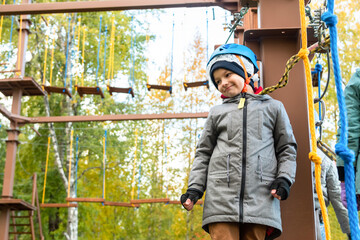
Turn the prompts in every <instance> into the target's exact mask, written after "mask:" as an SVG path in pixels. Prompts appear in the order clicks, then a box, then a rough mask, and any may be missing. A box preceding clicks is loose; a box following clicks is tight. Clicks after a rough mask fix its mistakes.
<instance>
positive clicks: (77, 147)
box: [75, 136, 79, 197]
mask: <svg viewBox="0 0 360 240" xmlns="http://www.w3.org/2000/svg"><path fill="white" fill-rule="evenodd" d="M75 152H76V153H75V157H76V160H75V197H76V196H77V170H78V164H79V136H76V145H75Z"/></svg>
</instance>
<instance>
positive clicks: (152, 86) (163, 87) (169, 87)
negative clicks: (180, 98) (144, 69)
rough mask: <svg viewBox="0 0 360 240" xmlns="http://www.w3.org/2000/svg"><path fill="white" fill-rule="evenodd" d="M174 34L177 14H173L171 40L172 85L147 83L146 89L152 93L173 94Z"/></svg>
mask: <svg viewBox="0 0 360 240" xmlns="http://www.w3.org/2000/svg"><path fill="white" fill-rule="evenodd" d="M174 34H175V14H174V13H173V24H172V38H171V39H172V40H171V59H170V64H171V66H170V85H156V84H150V83H147V84H146V87H147V89H148V90H149V91H150V90H151V89H157V90H164V91H168V92H169V93H170V95H171V93H172V77H173V58H174Z"/></svg>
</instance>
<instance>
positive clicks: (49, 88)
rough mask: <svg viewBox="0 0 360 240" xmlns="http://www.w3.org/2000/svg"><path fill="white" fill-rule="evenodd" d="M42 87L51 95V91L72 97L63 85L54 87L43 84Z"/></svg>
mask: <svg viewBox="0 0 360 240" xmlns="http://www.w3.org/2000/svg"><path fill="white" fill-rule="evenodd" d="M43 87H44V89H45V91H46V92H47V93H48V94H49V95H51V93H60V94H65V95H68V96H69V98H72V95H71V93H70V91H69V90H68V89H67V88H65V87H54V86H45V85H43Z"/></svg>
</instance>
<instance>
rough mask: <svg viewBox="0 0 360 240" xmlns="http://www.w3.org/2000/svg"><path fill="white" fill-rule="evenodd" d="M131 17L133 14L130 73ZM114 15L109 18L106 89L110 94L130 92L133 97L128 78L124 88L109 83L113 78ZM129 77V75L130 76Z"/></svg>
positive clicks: (132, 52)
mask: <svg viewBox="0 0 360 240" xmlns="http://www.w3.org/2000/svg"><path fill="white" fill-rule="evenodd" d="M133 18H134V16H131V47H130V48H131V59H132V73H133V72H134V71H133V68H134V60H133V54H134V50H133V44H134V43H133V23H132V22H133ZM115 30H116V27H115V17H114V16H113V17H112V19H111V35H110V55H109V70H108V77H107V79H108V84H107V89H108V91H109V93H110V95H113V93H128V94H131V96H132V97H135V95H134V91H133V88H132V87H131V83H130V79H129V87H127V88H124V87H114V86H111V85H110V81H112V80H113V79H114V53H115V51H114V50H115ZM130 76H132V77H133V78H134V76H133V74H130ZM130 78H131V77H130ZM131 80H133V79H131Z"/></svg>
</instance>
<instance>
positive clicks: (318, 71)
mask: <svg viewBox="0 0 360 240" xmlns="http://www.w3.org/2000/svg"><path fill="white" fill-rule="evenodd" d="M321 72H322V66H321V64H319V63H316V64H315V69H314V71H311V74H317V77H318V79H317V81H318V96H319V99H321ZM318 105H319V121H320V122H322V120H323V119H322V112H321V101H319V103H318ZM319 133H320V139H321V136H322V125H320V126H319Z"/></svg>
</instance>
